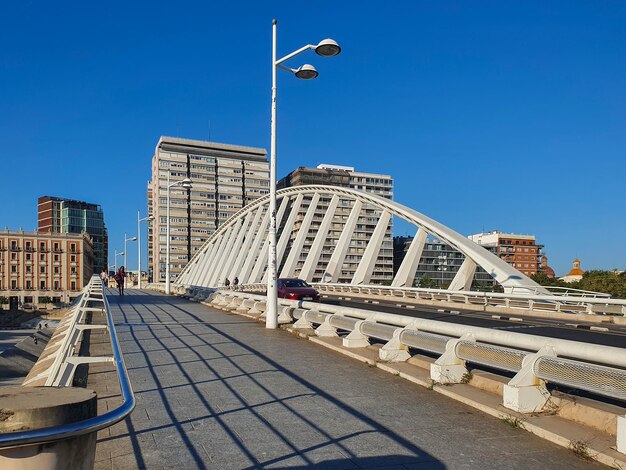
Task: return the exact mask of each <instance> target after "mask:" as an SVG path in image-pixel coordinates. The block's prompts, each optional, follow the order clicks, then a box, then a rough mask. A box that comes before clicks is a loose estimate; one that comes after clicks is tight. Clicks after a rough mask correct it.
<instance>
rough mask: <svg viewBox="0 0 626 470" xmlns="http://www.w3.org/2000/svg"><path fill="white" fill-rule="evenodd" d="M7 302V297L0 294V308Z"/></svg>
mask: <svg viewBox="0 0 626 470" xmlns="http://www.w3.org/2000/svg"><path fill="white" fill-rule="evenodd" d="M8 303H9V299H7V298H6V297H5V296H4V295H0V309H2V308H3V305H6V304H8Z"/></svg>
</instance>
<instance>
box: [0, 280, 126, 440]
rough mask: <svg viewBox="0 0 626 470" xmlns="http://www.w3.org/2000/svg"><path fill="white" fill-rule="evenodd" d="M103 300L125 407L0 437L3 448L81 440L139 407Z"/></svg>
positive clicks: (98, 282) (99, 284) (110, 317)
mask: <svg viewBox="0 0 626 470" xmlns="http://www.w3.org/2000/svg"><path fill="white" fill-rule="evenodd" d="M91 282H92V283H94V284H95V285H96V286H101V283H102V281H100V279H99V278H97V276H94V277H93V278H92V280H91ZM102 297H103V299H104V305H105V312H106V319H107V329H108V331H109V337H110V339H111V348H112V350H113V362H114V363H115V366H116V370H117V376H118V380H119V383H120V390H121V394H122V399H123V401H122V404H121V405H120V406H118V407H117V408H115V409H114V410H111V411H108V412H106V413H104V414H102V415H99V416H94V417H93V418H88V419H84V420H82V421H77V422H74V423H68V424H63V425H58V426H51V427H47V428H41V429H32V430H28V431H18V432H12V433H6V434H0V448H7V447H19V446H24V445H29V444H44V443H48V442H54V441H59V440H64V439H69V438H73V437H77V436H82V435H84V434H90V433H93V432H97V431H99V430H101V429H104V428H107V427H109V426H112V425H114V424H115V423H117V422H119V421H121V420H123V419H124V418H126V416H128V415H129V414H130V413H131V412H132V411H133V409H134V408H135V403H136V402H135V394H134V393H133V389H132V386H131V384H130V380H129V378H128V371H127V370H126V364H125V363H124V357H123V355H122V352H121V349H120V344H119V341H118V339H117V333H116V331H115V324H114V323H113V316H112V315H111V310H110V307H109V302H108V300H107V298H106V295H105V293H104V289H103V290H102Z"/></svg>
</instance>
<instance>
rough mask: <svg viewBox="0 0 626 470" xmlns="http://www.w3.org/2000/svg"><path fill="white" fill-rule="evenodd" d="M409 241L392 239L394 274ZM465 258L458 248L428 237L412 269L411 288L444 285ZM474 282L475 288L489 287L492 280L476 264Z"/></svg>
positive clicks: (408, 238)
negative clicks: (413, 276) (413, 277)
mask: <svg viewBox="0 0 626 470" xmlns="http://www.w3.org/2000/svg"><path fill="white" fill-rule="evenodd" d="M412 241H413V237H412V236H406V237H394V238H393V249H394V250H393V264H394V275H395V273H397V272H398V270H399V269H400V265H401V264H402V261H403V260H404V257H405V256H406V253H407V252H408V250H409V247H410V245H411V242H412ZM464 260H465V256H464V255H463V254H462V253H461V252H460V251H458V250H456V249H455V248H453V247H452V246H450V245H448V244H447V243H444V242H443V241H441V240H439V239H437V238H435V237H433V236H429V237H428V239H427V240H426V243H424V249H423V250H422V256H421V258H420V261H419V264H418V266H417V270H416V271H415V279H414V281H413V287H436V288H440V289H445V288H447V287H448V286H449V285H450V283H451V282H452V280H453V279H454V276H456V273H457V272H458V271H459V269H460V268H461V265H462V264H463V261H464ZM473 283H474V285H475V286H477V287H492V286H493V285H494V284H495V281H494V280H493V278H492V277H491V276H490V275H489V274H488V273H487V272H485V271H484V270H483V269H481V268H480V267H478V268H477V269H476V273H475V274H474V281H473Z"/></svg>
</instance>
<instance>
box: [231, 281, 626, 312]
mask: <svg viewBox="0 0 626 470" xmlns="http://www.w3.org/2000/svg"><path fill="white" fill-rule="evenodd" d="M311 286H312V287H314V288H315V289H317V290H318V291H319V292H320V293H326V294H331V295H335V294H357V295H358V294H364V295H377V296H381V297H390V298H393V299H415V300H424V301H430V302H450V303H456V304H464V305H468V306H473V307H475V306H477V305H478V306H486V307H501V308H514V309H521V310H537V311H545V312H557V313H586V314H596V315H619V316H626V299H614V298H611V297H606V294H600V293H593V292H587V291H576V292H573V291H567V292H564V293H561V294H556V293H555V294H554V295H545V294H529V293H528V292H521V291H520V289H517V292H515V291H513V292H512V293H507V294H503V293H499V292H477V291H449V290H442V289H423V288H418V287H401V288H400V287H387V286H378V285H365V286H353V285H350V284H330V283H312V284H311ZM238 289H239V290H245V291H248V292H265V291H266V289H267V284H265V283H257V284H246V285H241V286H238Z"/></svg>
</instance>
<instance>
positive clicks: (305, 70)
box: [295, 64, 319, 80]
mask: <svg viewBox="0 0 626 470" xmlns="http://www.w3.org/2000/svg"><path fill="white" fill-rule="evenodd" d="M295 75H296V77H298V78H301V79H302V80H312V79H314V78H315V77H317V76H318V75H319V73H318V72H317V70H315V67H313V66H312V65H311V64H304V65H303V66H302V67H300V68H298V69H297V70H296V71H295Z"/></svg>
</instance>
